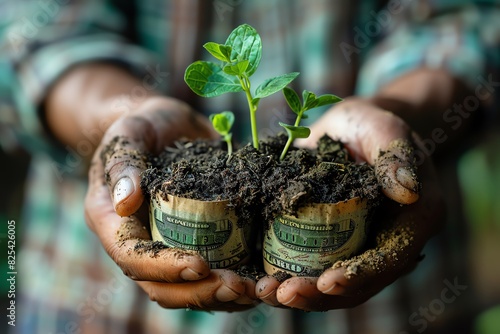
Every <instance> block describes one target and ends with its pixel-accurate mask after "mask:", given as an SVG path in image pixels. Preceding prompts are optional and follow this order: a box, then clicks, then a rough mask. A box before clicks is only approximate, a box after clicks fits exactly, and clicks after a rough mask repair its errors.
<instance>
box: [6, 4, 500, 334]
mask: <svg viewBox="0 0 500 334" xmlns="http://www.w3.org/2000/svg"><path fill="white" fill-rule="evenodd" d="M498 3H499V1H494V0H492V1H466V0H462V1H459V0H440V1H438V0H435V1H432V0H427V1H424V0H423V1H418V0H404V1H403V0H402V1H391V2H389V4H385V3H384V1H356V2H354V1H328V0H314V1H299V0H293V1H292V0H254V1H245V0H214V1H196V0H185V1H160V0H149V1H146V0H145V1H118V0H115V1H112V0H108V1H97V0H87V1H71V0H69V1H62V0H46V1H27V0H26V1H7V2H6V1H3V2H0V12H1V13H2V14H1V16H0V33H1V34H2V35H3V39H2V44H0V52H1V53H0V127H2V129H1V132H0V140H2V143H3V145H4V146H8V145H9V144H11V143H13V142H14V141H16V142H20V143H22V144H23V145H24V146H26V147H27V148H29V149H30V150H32V151H33V152H34V159H33V164H32V169H31V173H30V175H29V179H28V191H27V193H28V198H27V200H26V203H25V209H24V217H23V219H22V225H23V226H22V229H23V232H24V240H23V248H22V250H21V252H20V255H19V256H20V258H19V261H18V266H19V270H18V272H19V287H18V290H19V291H20V293H21V294H22V297H21V300H20V304H21V305H20V306H19V311H18V314H19V319H18V325H17V327H16V328H15V332H22V333H61V332H62V333H82V332H85V333H87V332H89V333H124V332H132V333H303V332H307V333H323V334H324V333H400V331H404V330H407V331H410V332H414V331H415V330H416V329H418V328H419V327H418V326H416V325H415V324H414V323H412V321H411V320H409V319H410V316H411V315H412V314H413V312H415V311H417V310H418V308H419V307H420V306H422V305H428V304H429V301H431V300H432V299H433V298H435V297H436V296H439V291H441V289H442V288H443V284H442V282H443V280H444V279H449V280H453V277H454V276H456V274H457V269H456V268H453V264H451V263H448V262H447V261H446V260H445V258H443V257H442V256H440V254H441V253H439V252H436V249H437V248H439V245H438V241H439V238H437V239H434V240H433V241H431V242H430V243H429V245H428V246H427V248H426V253H433V254H434V255H433V259H434V261H424V263H422V265H420V266H419V268H418V269H417V270H416V271H414V272H413V273H412V274H411V275H409V276H407V277H405V278H403V279H400V280H398V281H397V282H396V283H395V284H393V285H391V286H390V287H388V288H386V289H385V290H384V291H382V292H381V293H380V294H378V295H377V296H375V297H374V298H372V299H371V300H369V301H368V302H367V303H365V304H363V305H361V306H359V307H357V308H355V309H352V310H335V311H329V312H326V313H303V312H300V311H295V310H283V309H278V308H272V307H269V306H267V305H264V304H262V305H259V306H257V307H256V308H254V309H251V310H249V311H246V312H242V313H224V312H216V313H207V312H198V311H187V310H165V309H162V308H160V307H159V306H158V305H156V304H155V303H152V302H150V301H149V300H148V298H147V296H146V295H145V293H143V292H142V290H140V289H139V288H138V287H137V286H136V285H135V283H134V282H132V281H130V280H128V279H127V278H126V277H124V276H123V274H122V273H121V271H120V270H119V268H118V267H117V266H116V265H115V264H114V263H113V262H112V261H111V259H109V257H108V256H107V254H105V252H104V251H103V249H102V247H100V244H99V242H98V240H97V238H96V237H95V236H94V235H93V234H92V233H91V232H90V231H89V230H88V229H87V228H86V225H85V223H84V215H83V207H82V199H83V197H84V192H85V166H84V164H83V163H82V162H81V160H78V158H80V159H83V158H85V157H81V156H79V155H78V154H76V153H75V152H71V151H66V150H63V149H61V148H59V147H58V146H57V145H54V143H52V142H51V140H50V137H49V136H48V135H47V134H46V133H45V131H44V127H43V125H42V124H41V122H40V120H39V117H38V113H39V110H40V105H41V103H42V102H43V100H44V97H45V96H46V93H47V90H48V89H49V88H50V86H51V84H52V83H53V82H54V81H55V80H57V79H58V77H60V76H61V74H62V73H64V71H66V70H67V69H68V68H70V67H71V66H73V65H76V64H79V63H82V62H87V61H96V60H106V61H111V62H114V63H116V64H119V65H121V66H125V67H127V68H129V69H130V70H131V71H133V73H135V74H136V75H137V76H138V77H139V78H145V76H146V75H152V76H153V77H155V78H156V79H157V83H158V84H159V86H158V89H159V90H161V91H162V92H164V93H165V94H167V95H170V96H174V97H177V98H180V99H184V100H187V101H189V102H190V103H191V104H192V105H194V106H195V107H196V108H198V109H199V110H201V111H202V112H204V113H211V112H214V111H220V110H222V109H226V110H227V109H231V110H233V111H235V112H236V113H242V112H244V111H242V110H239V108H238V106H239V105H244V103H243V101H242V100H240V97H238V96H234V95H231V96H221V97H219V98H217V99H205V100H203V101H201V100H200V99H198V98H196V97H195V96H193V95H192V93H191V92H190V91H189V90H188V89H187V86H186V85H184V84H182V83H183V80H182V77H183V73H184V69H185V68H186V66H187V65H188V64H189V63H191V62H192V61H194V60H196V59H200V58H204V57H207V54H206V53H204V52H203V49H202V47H201V45H202V44H203V43H204V42H207V41H217V42H223V41H224V40H225V37H226V36H227V35H228V33H229V32H230V31H231V30H232V29H233V28H234V27H235V26H236V25H238V24H241V23H243V22H246V23H249V24H250V25H252V26H254V27H256V29H257V30H258V31H259V33H260V34H261V35H262V38H263V43H264V49H263V50H264V53H263V59H262V62H261V66H260V68H259V70H258V71H257V72H256V73H255V76H254V77H253V78H255V81H256V82H260V81H262V80H263V79H265V78H266V77H269V76H271V75H278V74H282V73H286V72H290V71H300V72H302V73H301V75H300V77H299V80H298V81H297V82H296V88H297V89H303V88H307V89H309V90H312V91H315V92H317V93H325V92H329V93H334V94H337V95H340V96H347V95H350V94H353V93H358V94H363V95H370V94H373V93H374V92H376V90H377V88H378V87H380V86H381V85H382V84H384V83H385V82H388V81H390V80H392V79H394V78H395V77H397V76H400V75H402V74H404V73H406V72H407V71H410V70H412V69H414V68H417V67H421V66H427V67H431V68H447V69H449V70H450V71H451V72H452V73H454V74H455V75H456V76H457V77H459V78H461V79H463V81H464V82H466V83H467V84H468V85H469V86H470V87H471V88H474V87H475V86H476V85H477V84H478V83H477V80H478V76H480V75H483V76H487V74H488V73H491V71H492V70H493V69H497V68H498V65H499V62H500V57H498V43H499V41H500V9H499V8H498V7H495V6H493V5H495V4H496V5H498ZM397 4H399V6H398V5H397ZM142 88H143V89H150V88H151V87H149V86H146V85H143V87H142ZM134 94H139V92H133V91H132V92H130V95H131V96H132V97H134ZM137 96H139V95H137ZM137 98H140V97H137ZM119 102H120V101H119V100H117V102H116V105H115V107H116V109H117V111H118V112H119V111H120V103H119ZM261 107H262V108H263V109H267V110H270V112H267V113H263V114H262V115H259V117H260V119H259V121H260V123H261V127H260V129H261V130H260V131H261V134H268V133H274V132H276V131H277V130H278V128H277V126H276V124H277V121H278V120H282V121H285V122H286V121H287V117H289V114H288V113H287V112H286V111H285V110H286V108H285V106H284V104H283V101H282V99H281V97H279V96H273V97H270V98H268V99H266V100H264V101H262V103H261ZM312 118H313V119H314V118H315V117H312ZM237 119H245V117H244V116H242V117H237ZM237 125H238V124H237ZM241 125H242V124H239V126H240V127H241ZM242 128H243V127H242ZM244 128H247V126H245V127H244ZM238 133H239V135H238V137H239V139H240V140H244V139H245V138H246V137H247V136H248V135H249V134H248V133H244V132H243V130H240V131H238ZM415 286H416V287H418V292H419V293H418V295H415V294H411V293H410V291H409V290H410V288H414V287H415ZM423 287H425V289H424V288H423ZM466 301H467V299H466V298H463V299H462V300H461V302H460V303H455V304H453V306H449V307H448V308H447V310H446V314H445V316H443V317H441V318H440V319H439V320H437V321H435V322H431V323H429V324H428V326H429V328H433V326H434V328H439V325H440V324H441V323H442V322H443V321H445V320H449V319H454V317H456V316H459V315H460V314H461V313H460V312H461V311H463V308H467V303H466ZM469 306H470V305H469Z"/></svg>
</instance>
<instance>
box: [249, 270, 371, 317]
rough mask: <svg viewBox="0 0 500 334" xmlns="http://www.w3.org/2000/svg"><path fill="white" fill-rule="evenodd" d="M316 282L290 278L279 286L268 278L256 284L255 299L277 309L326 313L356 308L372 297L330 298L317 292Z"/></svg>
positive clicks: (271, 278) (311, 279) (272, 279)
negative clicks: (257, 298) (333, 310)
mask: <svg viewBox="0 0 500 334" xmlns="http://www.w3.org/2000/svg"><path fill="white" fill-rule="evenodd" d="M317 282H318V278H317V277H292V278H289V279H287V280H286V281H284V282H283V283H281V284H280V282H279V281H277V280H276V279H275V278H274V277H272V276H268V277H265V278H263V279H261V280H260V281H259V282H257V286H256V289H257V291H258V293H257V297H259V298H260V299H261V300H262V301H264V302H265V303H267V304H269V305H272V306H277V307H285V308H297V309H301V310H304V311H328V310H332V309H340V308H350V307H354V306H357V305H359V304H361V303H363V302H365V301H366V300H367V299H369V298H370V297H371V296H372V295H371V294H364V295H357V296H330V295H327V294H324V293H323V292H322V291H320V290H318V288H317ZM264 286H265V288H263V287H264ZM266 288H268V289H266Z"/></svg>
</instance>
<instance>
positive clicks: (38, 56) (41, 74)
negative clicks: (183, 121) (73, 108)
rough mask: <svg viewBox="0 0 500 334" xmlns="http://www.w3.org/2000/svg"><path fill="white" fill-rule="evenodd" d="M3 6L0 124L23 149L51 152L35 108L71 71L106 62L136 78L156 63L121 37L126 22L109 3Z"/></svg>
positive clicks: (56, 1)
mask: <svg viewBox="0 0 500 334" xmlns="http://www.w3.org/2000/svg"><path fill="white" fill-rule="evenodd" d="M3 6H4V7H5V8H4V10H5V12H7V15H6V16H5V17H4V20H3V22H2V23H0V34H2V35H3V38H2V41H3V42H0V43H1V44H0V50H1V51H3V52H1V53H0V66H1V67H2V68H3V69H2V71H1V73H2V74H1V75H0V98H2V101H3V103H2V104H1V105H0V107H1V108H2V110H3V112H4V113H5V115H3V116H0V124H2V125H3V126H4V127H5V126H9V127H10V128H11V129H12V128H14V132H15V134H16V136H17V138H18V139H19V141H21V142H22V143H23V144H24V145H25V146H28V148H31V149H36V150H37V151H40V150H41V149H42V150H47V151H50V152H52V153H54V145H52V144H53V143H52V142H51V140H50V136H49V134H48V133H47V132H46V131H45V129H44V126H43V124H42V122H41V118H40V110H41V108H40V107H41V104H42V103H43V101H44V99H45V97H46V94H47V92H48V90H49V89H50V87H51V86H52V85H53V84H54V82H55V81H56V80H57V79H58V78H59V77H60V76H61V75H62V74H63V73H64V72H65V71H67V70H68V69H70V68H71V67H73V66H75V65H77V64H81V63H84V62H94V61H109V62H113V63H116V64H118V65H120V66H124V67H126V68H127V69H129V70H130V71H131V72H132V73H134V74H135V75H137V76H139V77H141V76H143V75H145V74H146V71H147V68H148V65H149V66H151V65H152V64H155V63H156V64H157V63H158V62H157V61H156V60H155V59H154V56H153V55H152V54H150V53H149V52H148V51H147V50H145V49H144V48H142V47H140V46H138V45H137V44H135V43H133V42H131V41H130V40H129V39H128V38H127V36H126V31H127V30H128V28H129V26H128V24H129V22H128V21H127V18H126V17H125V15H123V13H122V12H120V11H119V10H117V9H116V8H115V7H113V6H112V5H111V4H110V3H109V2H106V1H98V0H88V1H71V0H50V1H8V2H7V4H4V5H3ZM2 54H3V56H1V55H2ZM2 58H3V59H2ZM0 140H1V137H0Z"/></svg>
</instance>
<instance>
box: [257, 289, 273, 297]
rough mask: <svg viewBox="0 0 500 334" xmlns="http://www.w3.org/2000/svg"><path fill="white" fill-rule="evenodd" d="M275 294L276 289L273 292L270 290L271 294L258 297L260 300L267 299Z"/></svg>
mask: <svg viewBox="0 0 500 334" xmlns="http://www.w3.org/2000/svg"><path fill="white" fill-rule="evenodd" d="M275 293H276V289H274V290H271V292H269V293H268V294H266V295H265V296H262V297H260V299H267V298H269V297H271V295H273V294H275Z"/></svg>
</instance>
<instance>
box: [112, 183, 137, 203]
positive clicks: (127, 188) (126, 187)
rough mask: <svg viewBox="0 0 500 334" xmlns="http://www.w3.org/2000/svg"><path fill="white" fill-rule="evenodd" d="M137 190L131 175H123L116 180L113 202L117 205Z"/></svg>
mask: <svg viewBox="0 0 500 334" xmlns="http://www.w3.org/2000/svg"><path fill="white" fill-rule="evenodd" d="M134 190H135V187H134V183H133V182H132V180H131V179H130V178H129V177H123V178H121V179H120V180H118V182H116V185H115V188H114V189H113V203H114V206H115V207H116V206H117V205H118V204H120V202H122V201H123V200H124V199H126V198H127V197H129V196H130V195H131V194H132V193H133V192H134Z"/></svg>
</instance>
